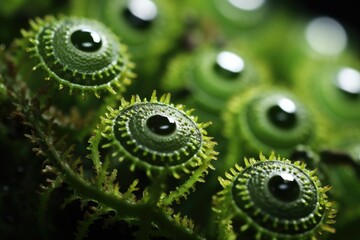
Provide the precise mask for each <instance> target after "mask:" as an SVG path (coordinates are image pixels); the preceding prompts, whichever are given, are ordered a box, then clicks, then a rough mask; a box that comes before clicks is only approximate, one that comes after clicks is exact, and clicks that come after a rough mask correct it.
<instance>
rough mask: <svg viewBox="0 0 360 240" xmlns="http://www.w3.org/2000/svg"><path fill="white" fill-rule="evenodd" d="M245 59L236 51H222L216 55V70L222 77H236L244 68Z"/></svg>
mask: <svg viewBox="0 0 360 240" xmlns="http://www.w3.org/2000/svg"><path fill="white" fill-rule="evenodd" d="M244 67H245V63H244V60H243V59H242V58H241V57H240V56H238V55H237V54H235V53H232V52H228V51H222V52H220V53H219V54H218V55H217V57H216V62H215V71H216V72H217V73H218V74H219V75H221V76H222V77H225V78H228V79H234V78H236V77H237V76H239V74H240V73H241V72H242V71H243V70H244Z"/></svg>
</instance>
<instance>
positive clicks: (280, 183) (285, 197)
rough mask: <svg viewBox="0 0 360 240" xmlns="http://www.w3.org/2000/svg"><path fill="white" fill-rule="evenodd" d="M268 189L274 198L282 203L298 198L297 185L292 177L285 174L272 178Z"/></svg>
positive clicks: (298, 190)
mask: <svg viewBox="0 0 360 240" xmlns="http://www.w3.org/2000/svg"><path fill="white" fill-rule="evenodd" d="M268 188H269V191H270V192H271V194H272V195H273V196H274V197H275V198H277V199H278V200H280V201H283V202H292V201H295V200H296V199H298V198H299V196H300V187H299V184H298V183H297V181H296V180H295V178H294V176H293V175H291V174H289V173H286V172H283V173H281V174H279V175H275V176H272V177H271V178H270V180H269V182H268Z"/></svg>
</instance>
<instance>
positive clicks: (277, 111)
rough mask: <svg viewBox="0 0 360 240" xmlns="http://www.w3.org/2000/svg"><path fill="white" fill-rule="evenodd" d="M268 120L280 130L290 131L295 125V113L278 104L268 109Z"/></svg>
mask: <svg viewBox="0 0 360 240" xmlns="http://www.w3.org/2000/svg"><path fill="white" fill-rule="evenodd" d="M267 115H268V118H269V120H270V121H271V123H272V124H274V125H275V126H276V127H279V128H282V129H291V128H293V127H295V125H296V111H295V110H294V109H288V108H286V107H284V106H281V105H279V104H277V105H274V106H272V107H270V108H269V109H268V112H267Z"/></svg>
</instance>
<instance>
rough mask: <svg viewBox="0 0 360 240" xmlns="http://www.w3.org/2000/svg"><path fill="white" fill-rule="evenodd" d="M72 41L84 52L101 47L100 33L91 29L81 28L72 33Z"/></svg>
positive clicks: (93, 50)
mask: <svg viewBox="0 0 360 240" xmlns="http://www.w3.org/2000/svg"><path fill="white" fill-rule="evenodd" d="M70 39H71V43H72V44H73V45H74V46H75V47H76V48H77V49H79V50H81V51H84V52H95V51H97V50H99V49H100V48H101V45H102V41H101V37H100V35H99V34H98V33H97V32H95V31H93V30H90V29H80V30H77V31H75V32H73V33H72V34H71V37H70Z"/></svg>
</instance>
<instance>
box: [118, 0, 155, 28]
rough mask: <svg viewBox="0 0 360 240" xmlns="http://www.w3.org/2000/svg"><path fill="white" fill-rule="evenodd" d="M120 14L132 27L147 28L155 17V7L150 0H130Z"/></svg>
mask: <svg viewBox="0 0 360 240" xmlns="http://www.w3.org/2000/svg"><path fill="white" fill-rule="evenodd" d="M122 14H123V17H124V18H125V19H126V21H127V22H128V23H129V24H130V25H131V26H133V27H134V28H136V29H148V28H150V26H151V24H152V22H153V21H154V20H155V18H156V17H157V7H156V5H155V3H154V2H153V1H151V0H130V1H129V3H128V6H127V7H126V8H125V9H124V10H123V12H122Z"/></svg>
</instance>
